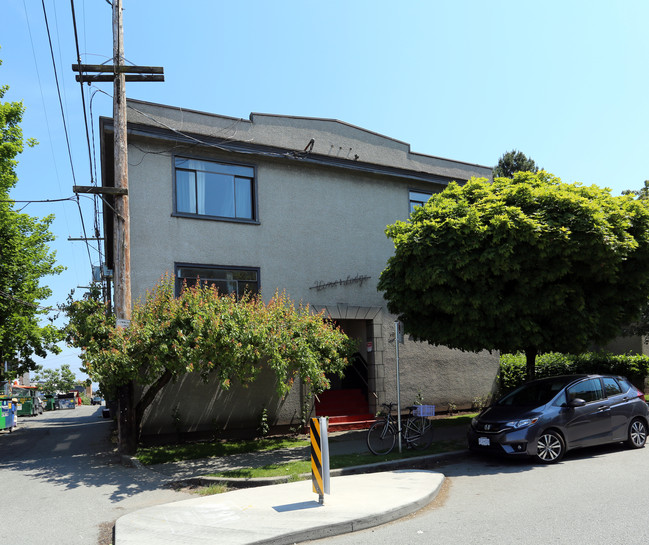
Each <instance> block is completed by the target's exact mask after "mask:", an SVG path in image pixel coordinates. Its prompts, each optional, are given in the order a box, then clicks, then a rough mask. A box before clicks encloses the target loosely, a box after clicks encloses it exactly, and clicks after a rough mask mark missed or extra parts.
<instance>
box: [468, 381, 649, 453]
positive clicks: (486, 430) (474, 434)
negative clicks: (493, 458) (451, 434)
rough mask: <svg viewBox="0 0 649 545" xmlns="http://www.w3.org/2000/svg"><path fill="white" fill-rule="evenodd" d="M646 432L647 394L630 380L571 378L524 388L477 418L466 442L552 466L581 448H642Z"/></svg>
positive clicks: (648, 418) (648, 423) (648, 425)
mask: <svg viewBox="0 0 649 545" xmlns="http://www.w3.org/2000/svg"><path fill="white" fill-rule="evenodd" d="M648 429H649V407H648V406H647V403H646V402H645V397H644V394H643V393H642V392H641V391H640V390H638V389H637V388H636V387H635V386H633V385H632V384H631V383H630V382H629V381H628V380H627V379H625V378H624V377H619V376H613V375H570V376H558V377H551V378H545V379H539V380H534V381H531V382H528V383H527V384H524V385H522V386H520V387H519V388H517V389H516V390H514V391H513V392H511V393H510V394H508V395H506V396H505V397H503V398H502V399H500V400H499V401H498V402H496V403H495V404H494V405H492V406H491V407H489V408H488V409H485V410H484V411H483V412H481V413H480V414H479V415H478V416H476V417H475V418H474V419H473V421H472V422H471V426H470V428H469V431H468V434H467V439H468V442H469V448H470V449H471V450H472V451H474V452H484V453H494V454H506V455H512V456H534V457H536V459H537V460H539V461H540V462H543V463H553V462H558V461H559V460H561V458H563V455H564V454H565V453H566V451H568V450H570V449H573V448H578V447H587V446H592V445H600V444H603V443H613V442H623V441H624V442H626V443H627V445H628V446H629V447H631V448H642V447H644V445H645V442H646V440H647V430H648Z"/></svg>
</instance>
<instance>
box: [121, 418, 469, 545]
mask: <svg viewBox="0 0 649 545" xmlns="http://www.w3.org/2000/svg"><path fill="white" fill-rule="evenodd" d="M366 434H367V431H366V430H362V431H353V432H345V433H340V434H336V435H333V436H331V437H330V438H329V450H330V453H331V454H332V455H336V454H351V453H366V452H368V449H367V444H366V442H365V438H366ZM465 434H466V427H465V426H458V427H451V428H442V429H440V430H435V441H449V440H453V441H457V440H463V439H464V437H465ZM463 454H464V451H456V452H450V453H445V454H437V455H435V454H432V455H430V454H428V455H427V454H425V453H422V456H420V457H417V458H407V459H402V460H393V461H389V462H382V463H377V464H371V465H368V466H356V467H353V468H352V467H349V468H343V469H337V470H332V472H331V474H332V478H331V494H329V495H325V497H324V505H320V504H319V503H318V496H317V495H316V494H315V493H314V492H313V491H312V484H311V481H310V480H306V481H299V482H292V483H283V484H268V483H269V482H274V483H277V482H278V479H273V478H269V479H239V481H247V482H246V483H239V484H245V485H246V486H247V487H250V488H241V489H237V490H232V491H230V492H226V493H224V494H217V495H214V496H207V497H197V498H196V499H190V500H185V501H179V502H176V503H169V504H165V505H158V506H155V507H149V508H147V509H144V510H141V511H136V512H134V513H130V514H128V515H125V516H123V517H121V518H120V519H118V520H117V522H116V524H115V545H136V544H137V545H158V544H160V545H161V544H163V543H164V544H167V543H174V544H175V543H179V544H183V545H204V544H209V543H218V544H219V545H228V544H237V545H239V544H253V543H256V544H260V543H266V544H269V543H273V544H284V543H288V544H292V543H298V542H300V541H306V540H310V539H318V538H321V537H327V536H332V535H337V534H342V533H349V532H354V531H357V530H361V529H364V528H370V527H372V526H377V525H379V524H383V523H386V522H390V521H393V520H396V519H398V518H400V517H403V516H405V515H408V514H410V513H413V512H415V511H417V510H418V509H420V508H421V507H423V506H425V505H426V504H428V503H429V502H430V501H432V500H433V499H434V498H435V496H436V495H437V493H438V492H439V489H440V487H441V485H442V483H443V482H444V475H442V474H441V473H439V472H436V471H429V470H428V469H429V468H436V467H437V464H438V463H439V461H440V460H442V459H449V458H451V459H452V458H457V457H460V456H462V455H463ZM309 456H310V454H309V447H298V448H292V449H282V450H275V451H269V452H256V453H249V454H242V455H232V456H222V457H215V458H209V459H203V460H187V461H183V462H173V463H168V464H158V465H154V466H147V468H148V469H149V470H151V471H152V472H157V473H158V474H159V475H160V477H161V482H162V484H164V483H167V484H169V483H172V482H176V483H178V482H185V483H189V482H192V481H194V482H201V483H202V484H206V483H207V482H215V481H219V480H220V479H216V478H213V477H205V475H206V474H207V473H214V472H219V471H224V470H226V469H236V468H246V467H261V466H264V465H267V464H271V463H284V462H289V461H294V460H308V459H309ZM221 480H222V479H221ZM228 484H230V483H228ZM262 484H264V485H265V486H260V485H262Z"/></svg>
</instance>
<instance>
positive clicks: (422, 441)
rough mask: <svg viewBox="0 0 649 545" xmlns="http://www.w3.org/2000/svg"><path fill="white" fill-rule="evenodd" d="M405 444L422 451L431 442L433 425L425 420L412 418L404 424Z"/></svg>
mask: <svg viewBox="0 0 649 545" xmlns="http://www.w3.org/2000/svg"><path fill="white" fill-rule="evenodd" d="M405 439H406V444H407V445H408V446H410V447H412V448H415V449H417V450H424V449H426V448H428V447H429V446H430V444H431V443H432V442H433V424H432V422H431V421H430V420H428V419H427V418H412V419H410V421H409V422H408V423H407V424H406V431H405Z"/></svg>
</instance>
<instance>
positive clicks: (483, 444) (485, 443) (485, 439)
mask: <svg viewBox="0 0 649 545" xmlns="http://www.w3.org/2000/svg"><path fill="white" fill-rule="evenodd" d="M490 444H491V441H490V440H489V437H478V445H480V446H481V447H488V446H489V445H490Z"/></svg>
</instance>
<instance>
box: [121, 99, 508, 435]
mask: <svg viewBox="0 0 649 545" xmlns="http://www.w3.org/2000/svg"><path fill="white" fill-rule="evenodd" d="M135 106H136V108H139V109H146V111H147V112H148V114H147V115H151V116H155V117H156V119H158V120H162V123H164V126H166V127H174V128H177V129H178V130H183V131H189V132H192V133H193V134H205V135H206V136H205V137H206V138H207V137H208V136H210V137H213V136H214V135H219V136H226V135H227V136H230V133H229V132H228V131H234V132H236V138H237V139H241V140H242V141H247V140H246V139H248V140H251V141H253V142H254V143H255V144H260V145H271V144H272V145H274V146H282V147H287V148H292V149H298V150H299V149H303V148H304V145H305V144H306V143H307V142H309V138H314V140H315V144H314V153H316V152H317V153H320V154H322V155H327V156H329V157H331V156H332V155H335V156H340V155H341V154H343V155H344V156H345V157H344V158H345V159H347V158H348V156H349V155H350V153H351V154H353V155H354V156H355V157H360V160H365V161H371V162H372V164H376V165H384V166H389V167H392V168H397V167H398V168H400V169H408V170H409V171H410V172H424V173H429V174H430V173H433V174H435V175H437V174H439V176H440V178H439V182H438V183H435V182H434V181H426V180H425V179H422V177H421V176H419V175H413V176H412V177H406V178H404V177H397V176H395V175H391V174H390V173H389V172H377V171H376V170H373V169H369V168H368V169H366V170H363V169H360V170H359V169H356V170H354V169H353V168H342V165H339V166H336V165H325V164H318V163H317V162H310V163H307V162H299V161H297V160H287V158H286V157H282V156H281V154H251V153H243V152H242V153H236V152H232V151H228V150H224V149H222V147H219V146H218V145H216V146H197V145H191V144H187V145H185V144H178V143H174V142H172V141H169V140H165V139H162V138H160V139H158V138H150V137H148V136H147V135H146V134H145V133H146V131H143V130H134V131H132V132H131V134H130V135H129V150H128V151H129V203H130V215H131V275H132V287H133V299H134V300H135V299H137V298H138V297H141V296H143V295H144V294H145V292H146V290H147V289H149V288H150V287H152V286H153V285H154V284H155V283H156V282H157V281H158V280H159V279H160V277H161V275H162V274H163V273H164V272H168V273H170V274H172V275H173V273H174V264H175V263H193V264H200V265H221V266H232V267H254V268H259V271H260V286H261V293H262V296H263V297H264V298H265V299H269V298H270V297H272V295H273V294H274V292H275V291H276V290H286V292H287V294H288V295H289V296H290V297H291V299H293V300H294V301H302V302H304V303H309V304H310V305H311V306H313V307H314V308H315V309H316V310H324V311H325V312H326V314H327V315H328V316H330V317H331V318H334V319H338V320H347V321H349V320H356V321H359V322H358V324H356V323H355V322H354V324H355V325H354V330H355V331H362V329H363V328H365V331H366V332H367V333H366V336H365V338H364V339H361V343H363V342H365V345H364V346H359V351H361V353H362V355H363V356H364V357H365V358H366V360H367V361H368V362H369V363H370V366H369V376H368V379H369V380H368V382H369V391H370V395H369V398H370V405H371V406H370V408H371V410H375V409H377V408H379V407H380V403H381V402H387V401H396V360H395V348H394V325H393V322H394V317H393V316H390V315H389V314H388V313H387V311H386V309H385V301H384V300H383V297H382V294H381V293H379V292H378V291H377V289H376V285H377V282H378V279H379V275H380V273H381V271H382V270H383V269H384V267H385V265H386V262H387V260H388V258H389V257H390V256H391V255H392V252H393V246H392V242H391V241H390V240H389V239H388V238H387V237H386V236H385V233H384V230H385V227H386V225H388V224H391V223H394V222H395V221H396V220H405V219H407V217H408V215H409V190H412V189H415V190H422V191H427V192H438V191H442V190H443V189H444V187H445V183H446V182H445V181H444V179H443V178H442V177H443V176H458V178H459V179H460V180H462V179H467V178H468V177H470V176H471V175H478V176H480V175H485V176H488V175H489V173H490V170H489V169H487V168H486V167H478V166H476V165H467V164H465V163H457V162H453V161H448V160H444V159H439V158H435V157H429V156H423V155H417V154H412V153H411V152H410V150H409V146H408V145H407V144H404V143H402V142H398V141H395V140H392V139H388V138H386V137H383V136H380V135H376V134H374V133H370V132H368V131H363V130H361V129H358V128H355V127H351V126H349V125H345V124H342V123H339V122H333V121H323V120H305V119H301V118H279V117H276V116H260V115H255V116H253V120H254V127H253V124H252V123H250V122H247V121H243V120H232V119H229V118H222V117H219V116H209V115H207V114H200V113H196V112H182V111H178V110H176V109H167V108H165V107H158V106H156V105H144V104H139V103H136V104H135ZM132 122H139V123H149V124H150V123H151V121H150V120H147V117H146V116H143V115H142V114H141V113H139V112H138V111H136V112H135V113H132V112H131V111H130V113H129V123H132ZM208 124H211V125H209V126H208ZM228 127H230V129H228ZM309 135H311V136H309ZM313 135H315V137H314V136H313ZM174 154H178V155H182V156H188V157H194V158H199V159H207V160H210V159H211V160H216V161H224V162H230V163H240V164H244V165H250V166H254V167H255V168H256V192H257V199H256V201H257V220H258V221H257V222H255V223H241V222H232V221H215V220H211V219H195V218H187V217H175V216H174V215H173V202H174V196H173V187H174V186H173V178H174V170H173V164H174ZM352 159H353V157H352ZM360 324H362V325H360ZM367 341H370V342H371V343H372V349H371V352H368V347H367ZM497 370H498V355H497V354H489V353H481V354H472V353H466V352H460V351H455V350H449V349H447V348H445V347H433V346H429V345H428V344H425V343H415V342H411V341H408V340H406V343H405V345H402V346H401V349H400V371H401V373H400V375H401V399H402V403H403V404H404V405H407V404H410V403H412V402H413V401H414V399H415V397H416V396H417V395H418V394H421V395H422V396H423V398H424V400H425V401H426V402H429V403H432V404H435V405H437V407H438V410H446V409H447V408H448V404H449V403H453V404H455V405H457V406H465V405H470V404H471V402H472V400H473V399H474V398H475V397H479V396H484V395H487V394H488V393H490V389H491V387H492V386H493V382H494V379H495V376H496V373H497ZM264 376H265V378H264ZM273 380H274V377H273V376H272V375H271V374H270V372H269V371H266V372H265V375H264V374H262V379H261V380H258V381H256V382H255V383H254V384H252V385H250V386H248V387H247V388H244V387H240V386H234V387H233V388H232V389H231V390H227V391H223V390H221V389H220V388H219V387H218V385H215V384H213V383H208V384H202V383H201V382H200V379H199V378H198V377H193V376H186V377H184V378H183V379H182V380H180V381H179V382H178V383H176V385H175V387H174V386H168V387H167V388H165V390H164V391H163V392H162V393H161V395H159V397H158V399H157V400H156V401H155V402H154V404H153V405H152V407H151V408H150V410H149V411H148V413H147V415H146V416H145V421H144V425H143V433H144V435H152V434H159V433H163V432H173V431H174V428H173V418H172V414H173V413H174V410H176V409H177V412H176V414H177V415H179V416H180V418H181V421H182V422H183V424H185V426H186V427H188V431H199V430H210V429H214V428H218V429H231V428H232V427H233V426H244V427H256V426H257V425H258V423H259V417H260V415H261V411H262V409H263V408H266V409H267V410H268V411H269V420H270V422H271V423H273V424H289V425H297V424H299V421H300V418H301V412H302V405H303V403H304V396H303V392H302V388H301V387H300V386H299V385H297V386H296V387H295V388H294V389H293V391H292V392H291V394H289V396H287V398H286V399H284V400H281V399H279V398H278V397H277V395H276V394H275V387H274V385H273V384H272V383H273Z"/></svg>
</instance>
